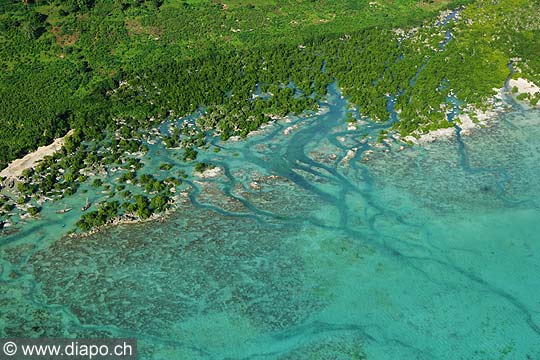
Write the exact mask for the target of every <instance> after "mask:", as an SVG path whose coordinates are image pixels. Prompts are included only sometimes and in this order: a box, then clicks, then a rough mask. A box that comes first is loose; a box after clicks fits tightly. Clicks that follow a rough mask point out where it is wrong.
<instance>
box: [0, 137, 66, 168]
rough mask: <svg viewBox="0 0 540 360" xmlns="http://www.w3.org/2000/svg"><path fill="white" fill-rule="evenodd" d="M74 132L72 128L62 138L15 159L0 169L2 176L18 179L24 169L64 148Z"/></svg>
mask: <svg viewBox="0 0 540 360" xmlns="http://www.w3.org/2000/svg"><path fill="white" fill-rule="evenodd" d="M72 134H73V130H70V131H69V132H68V133H67V134H66V135H64V136H63V137H61V138H57V139H55V140H54V141H53V142H52V143H51V144H49V145H44V146H40V147H38V148H37V149H36V150H35V151H33V152H31V153H28V154H26V155H25V156H23V157H22V158H20V159H15V160H13V161H12V162H11V163H10V164H9V165H8V166H7V167H6V168H5V169H3V170H2V171H0V177H4V178H6V179H16V178H18V177H20V176H21V175H22V173H23V171H24V170H26V169H31V168H33V167H35V166H36V165H37V163H39V162H40V161H41V160H43V159H44V158H45V157H46V156H51V155H53V154H54V153H56V152H57V151H58V150H60V149H61V148H62V146H63V145H64V142H65V140H66V139H67V137H68V136H71V135H72Z"/></svg>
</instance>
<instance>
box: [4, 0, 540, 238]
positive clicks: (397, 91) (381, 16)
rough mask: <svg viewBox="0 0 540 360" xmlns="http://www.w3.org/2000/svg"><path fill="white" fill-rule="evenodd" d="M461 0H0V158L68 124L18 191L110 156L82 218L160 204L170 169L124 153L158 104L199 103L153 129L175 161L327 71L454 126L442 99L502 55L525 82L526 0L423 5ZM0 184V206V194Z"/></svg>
mask: <svg viewBox="0 0 540 360" xmlns="http://www.w3.org/2000/svg"><path fill="white" fill-rule="evenodd" d="M463 3H469V1H461V0H456V1H439V2H424V1H421V2H415V1H411V0H399V1H393V2H386V1H376V2H368V1H363V0H346V1H341V2H335V1H330V0H318V1H300V2H297V1H294V2H293V1H286V0H253V1H250V2H247V1H240V0H236V1H223V2H222V3H219V2H216V1H202V0H201V1H195V0H191V1H179V0H165V1H161V0H152V1H147V0H114V1H112V0H111V1H99V0H70V1H59V0H50V1H40V0H35V1H31V0H28V1H17V0H0V10H1V11H0V43H1V44H2V45H1V47H0V51H1V56H0V69H1V70H2V71H1V72H0V106H1V109H2V112H1V113H0V169H1V168H3V167H5V166H6V165H7V164H8V163H9V161H11V160H13V159H15V158H17V157H20V156H21V155H23V154H25V153H27V152H29V151H31V150H33V149H35V148H36V147H37V146H40V145H44V144H46V143H49V142H51V140H52V139H53V138H55V137H59V136H62V135H64V134H65V133H66V132H67V131H68V130H69V129H76V131H75V134H74V135H73V136H72V137H71V138H70V139H69V140H68V142H67V143H66V145H65V146H64V149H63V150H62V152H60V153H58V154H56V155H55V156H54V157H51V158H48V159H46V160H45V161H43V162H42V163H41V165H40V166H38V168H37V169H36V170H35V171H29V172H27V173H25V175H24V179H25V181H23V182H21V183H20V184H19V185H18V189H17V190H18V192H19V194H20V197H19V199H18V201H17V202H18V203H19V204H25V203H28V201H29V200H30V199H31V197H32V196H47V197H52V198H61V197H63V196H67V195H70V194H73V193H74V192H76V191H78V188H79V186H80V183H81V182H83V181H84V180H86V178H87V177H88V175H87V174H89V175H90V176H91V174H93V173H99V172H100V171H101V172H103V171H104V169H107V170H106V171H108V169H109V168H110V167H114V166H116V167H118V168H119V169H121V170H122V172H121V175H120V176H119V177H118V179H117V182H118V184H117V185H116V186H115V187H114V188H111V187H110V185H109V187H108V188H107V186H108V185H104V184H103V183H101V179H99V178H98V179H95V178H94V179H93V184H94V185H95V187H96V188H102V187H103V191H107V192H109V194H110V196H109V197H110V200H109V201H107V202H105V203H103V204H102V206H101V207H100V208H99V209H98V210H96V211H92V212H89V213H87V214H85V215H84V216H83V218H82V219H81V221H80V222H79V226H80V228H81V229H83V230H86V229H90V228H92V227H94V226H98V225H101V224H104V223H106V222H107V221H109V220H110V219H112V218H114V217H115V216H116V215H118V214H120V213H126V212H128V213H133V214H136V216H137V217H139V218H147V217H149V216H151V214H152V213H153V212H161V211H163V210H164V209H166V208H167V207H168V204H169V203H170V198H169V197H170V192H169V190H170V188H171V186H175V184H179V183H181V181H182V180H181V178H183V177H184V175H185V174H179V176H177V177H170V178H168V179H161V180H159V179H155V178H153V177H152V178H148V176H147V174H140V173H138V172H137V171H138V170H139V169H140V168H141V167H142V165H141V164H140V163H139V162H138V160H137V157H136V156H132V155H131V154H134V153H140V152H142V153H144V152H146V151H147V148H146V145H145V144H144V141H143V139H145V138H146V137H147V134H146V129H149V128H151V127H153V126H155V125H157V124H159V123H161V122H162V121H163V120H165V119H168V118H175V117H179V116H184V115H189V114H192V113H194V112H200V113H201V116H199V117H198V118H197V121H196V124H195V126H187V125H186V126H183V127H182V126H181V127H175V128H173V129H171V130H172V131H171V133H170V134H169V135H166V136H164V137H163V138H162V139H160V140H162V141H163V142H164V143H165V145H166V146H167V147H170V148H176V147H181V148H183V149H184V151H183V156H182V160H184V161H196V159H197V155H198V149H201V148H208V147H209V145H208V144H207V142H206V135H207V134H208V133H211V134H216V135H219V136H221V138H222V139H223V140H226V139H228V138H229V137H231V136H241V137H245V136H246V135H247V134H248V133H249V132H251V131H253V130H256V129H257V128H259V127H260V126H261V125H262V124H264V123H266V122H268V121H270V120H271V119H272V118H275V117H281V116H284V115H287V114H291V113H292V114H298V113H301V112H303V111H305V110H308V109H309V110H315V109H316V108H317V106H318V105H317V100H319V99H320V98H321V97H324V96H325V94H326V89H327V86H328V84H330V83H331V82H337V83H338V85H339V87H340V88H341V89H342V91H343V93H344V94H345V95H347V96H348V97H349V98H350V101H351V103H352V104H354V105H355V106H356V107H358V109H359V111H360V114H361V115H362V116H365V117H369V118H371V119H374V120H381V121H384V120H387V119H388V118H389V111H393V110H395V111H396V112H397V113H398V114H399V120H398V121H396V122H394V123H393V124H392V126H393V128H394V130H395V131H398V132H399V133H400V134H401V135H409V134H418V133H419V132H422V131H427V130H431V129H436V128H441V127H449V126H453V124H452V123H450V122H449V121H448V120H447V115H446V113H447V111H448V108H449V107H450V106H453V104H455V103H457V102H459V103H461V104H463V107H464V106H465V105H474V106H476V107H478V108H482V107H484V106H486V100H488V99H489V98H490V97H491V96H492V95H493V94H494V89H496V88H500V87H502V86H503V84H504V82H505V80H506V79H507V77H508V75H509V73H510V69H509V64H512V66H513V68H514V69H515V70H516V73H515V75H514V76H516V77H517V76H521V77H525V78H528V79H530V80H533V81H535V82H536V83H540V81H539V80H540V62H539V58H538V56H537V54H538V53H539V51H540V48H539V46H540V43H539V42H538V41H537V39H538V36H539V35H540V33H539V30H538V28H537V27H535V25H534V24H538V23H539V20H540V19H539V18H540V16H539V15H538V14H539V13H540V12H539V11H538V8H539V7H540V5H539V4H538V2H531V1H526V0H500V1H498V2H491V1H484V0H478V1H475V2H473V3H470V4H469V5H468V6H467V7H465V8H464V9H462V8H460V10H459V12H457V13H455V14H453V15H451V16H450V17H448V16H447V14H445V15H444V16H440V17H439V19H434V18H435V15H436V14H438V13H439V11H440V10H441V9H444V8H447V7H449V8H458V7H459V6H460V5H462V4H463ZM381 24H384V25H381ZM520 96H522V97H523V95H520ZM391 99H393V100H395V109H393V110H391V109H389V101H390V100H391ZM529 100H530V101H531V103H533V104H534V103H536V102H537V101H538V100H540V94H538V96H537V97H531V96H529ZM452 101H454V102H452ZM348 121H351V122H354V121H355V119H353V118H350V119H348ZM192 125H193V124H192ZM386 134H387V132H386V131H385V132H384V133H382V134H381V138H383V137H384V136H386ZM215 150H216V151H218V150H219V148H216V149H215ZM211 166H212V165H211V164H206V163H196V165H195V166H194V167H195V170H196V171H204V170H206V169H208V168H211ZM160 169H161V170H163V171H164V172H166V171H169V170H170V169H171V165H170V164H162V167H160ZM127 185H129V186H127ZM126 186H127V187H126ZM133 186H135V187H136V189H134V188H133ZM137 189H138V190H140V191H142V192H143V193H146V195H144V196H143V195H141V194H135V195H133V193H132V192H133V191H136V190H137ZM117 195H120V196H121V197H122V198H124V199H125V200H122V201H121V202H119V201H118V198H117V197H118V196H117ZM132 195H133V196H132ZM115 196H117V197H116V198H115ZM0 200H1V202H0V207H3V210H2V213H5V212H9V211H11V210H12V208H13V202H10V201H8V200H7V199H4V198H2V199H0ZM27 210H28V212H29V213H31V214H32V215H37V214H38V213H39V208H38V207H33V206H30V205H28V207H27ZM2 213H0V216H1V215H2Z"/></svg>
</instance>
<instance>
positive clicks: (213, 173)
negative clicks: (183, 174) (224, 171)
mask: <svg viewBox="0 0 540 360" xmlns="http://www.w3.org/2000/svg"><path fill="white" fill-rule="evenodd" d="M195 175H197V176H198V177H200V178H202V179H211V178H215V177H218V176H219V175H221V168H220V167H218V166H216V167H215V168H212V169H206V170H204V172H202V173H200V172H195Z"/></svg>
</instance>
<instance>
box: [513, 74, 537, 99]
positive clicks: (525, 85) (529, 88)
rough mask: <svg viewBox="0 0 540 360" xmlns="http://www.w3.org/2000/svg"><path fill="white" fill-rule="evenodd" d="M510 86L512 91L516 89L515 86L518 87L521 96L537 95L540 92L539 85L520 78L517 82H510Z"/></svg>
mask: <svg viewBox="0 0 540 360" xmlns="http://www.w3.org/2000/svg"><path fill="white" fill-rule="evenodd" d="M508 85H509V86H510V88H511V89H512V88H514V86H515V87H517V89H518V92H519V93H520V94H523V93H526V94H529V95H535V94H536V93H538V92H540V87H538V85H536V84H535V83H533V82H531V81H529V80H526V79H523V78H519V79H517V80H515V79H511V80H510V81H509V82H508Z"/></svg>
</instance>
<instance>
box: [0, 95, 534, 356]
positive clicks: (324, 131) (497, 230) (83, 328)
mask: <svg viewBox="0 0 540 360" xmlns="http://www.w3.org/2000/svg"><path fill="white" fill-rule="evenodd" d="M513 105H514V109H513V110H512V111H510V112H507V113H505V114H503V115H501V116H500V117H499V118H497V119H493V120H492V121H491V125H490V126H489V127H488V128H485V129H479V130H476V131H474V132H473V134H472V135H470V136H467V137H457V138H454V139H450V140H441V141H439V142H436V143H432V144H427V145H425V146H415V147H406V148H404V149H402V150H400V145H399V144H392V143H391V144H383V145H380V146H373V144H372V143H373V142H374V140H375V139H376V137H377V134H378V130H379V129H381V128H385V127H386V126H387V125H386V124H372V123H368V122H364V123H361V124H360V125H359V126H358V130H354V131H348V130H347V126H346V124H345V121H344V120H345V118H346V112H347V103H346V101H345V100H343V99H341V98H340V97H339V96H338V95H337V93H336V92H335V91H334V95H333V96H331V97H330V98H329V101H328V104H326V105H325V106H326V107H327V108H328V112H327V113H325V114H323V115H318V116H317V115H314V116H308V117H303V118H297V119H293V120H292V121H291V122H290V123H286V122H280V123H276V124H274V125H272V126H271V127H269V128H267V129H265V130H264V131H263V133H262V134H260V135H257V136H251V137H249V138H248V139H247V140H246V141H241V142H228V143H222V142H220V141H218V140H217V139H216V140H215V141H214V143H215V145H217V146H219V147H221V148H222V151H220V152H219V153H217V154H215V153H213V152H210V153H208V154H202V153H201V155H200V156H201V159H203V160H204V157H205V156H206V157H207V158H208V159H212V161H213V162H214V163H216V164H218V165H219V166H220V167H221V168H222V169H223V171H222V173H221V175H220V176H219V177H216V178H212V179H199V180H196V181H193V182H192V184H191V185H192V190H191V191H190V192H189V194H188V195H187V196H186V197H185V201H184V202H183V203H182V204H181V205H180V207H179V209H178V210H177V211H176V212H175V213H174V214H173V215H172V216H171V217H170V218H169V219H167V220H166V221H164V222H156V223H143V224H138V225H122V226H118V227H115V228H110V229H107V230H104V231H102V232H100V233H97V234H95V235H92V236H89V237H85V238H69V237H61V235H62V234H63V233H65V232H66V231H67V230H68V229H70V228H71V226H72V224H73V223H74V221H75V220H76V218H77V217H78V214H77V211H76V210H74V211H73V212H71V213H68V214H64V215H59V214H55V213H54V211H53V210H54V209H55V208H53V206H52V207H51V208H50V209H49V208H47V207H46V208H45V209H44V214H43V216H42V219H41V220H36V221H32V222H28V223H27V224H25V225H24V226H23V228H22V230H21V231H20V232H19V233H16V234H12V235H10V236H4V237H2V238H0V244H1V247H0V261H1V262H0V269H1V274H0V276H1V277H0V284H1V288H2V292H1V293H0V312H1V316H0V335H1V336H23V337H28V336H77V337H83V336H84V337H91V336H113V337H136V338H137V339H139V350H140V352H141V354H142V355H141V358H142V359H429V360H432V359H486V360H487V359H539V358H540V277H539V276H538V274H539V270H540V235H539V234H540V209H539V205H540V181H539V180H538V179H539V178H540V151H539V150H540V126H539V125H540V112H538V111H533V110H527V109H523V108H521V107H519V106H518V105H517V104H513ZM295 125H298V127H297V128H296V129H294V130H292V131H291V132H290V134H288V135H284V130H285V129H286V128H288V127H290V126H295ZM364 134H367V135H368V137H367V138H364V136H363V135H364ZM353 148H354V149H356V150H357V151H356V153H355V155H354V156H352V158H350V159H349V160H348V159H347V156H346V155H347V153H348V151H349V150H350V149H353ZM368 149H371V150H374V152H373V153H366V152H365V151H366V150H368ZM151 154H152V156H153V160H152V161H151V162H150V161H149V160H146V162H147V167H149V168H150V169H152V166H157V165H156V164H159V161H156V158H157V159H159V160H160V161H163V160H165V159H166V160H168V161H175V156H174V150H170V151H166V150H164V149H162V148H159V147H157V148H153V149H152V150H151ZM178 166H183V165H178ZM85 197H86V195H79V196H78V197H74V198H72V199H68V200H67V201H68V202H70V201H71V203H69V204H70V205H73V206H74V207H75V206H76V207H77V208H78V207H80V204H81V203H84V199H85ZM91 200H94V199H93V198H92V199H91ZM54 206H56V207H58V208H61V207H62V205H54ZM64 226H65V227H64Z"/></svg>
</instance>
